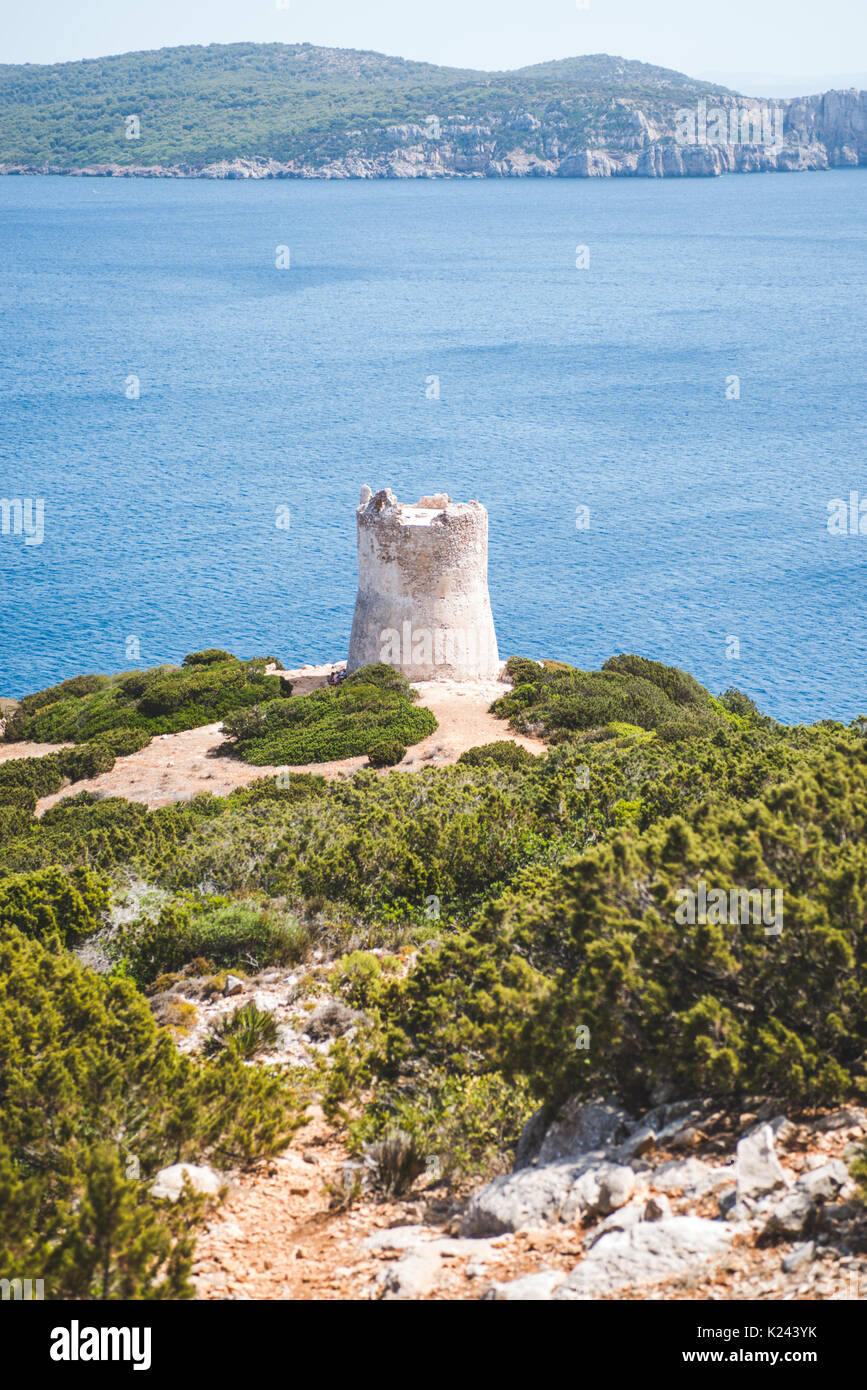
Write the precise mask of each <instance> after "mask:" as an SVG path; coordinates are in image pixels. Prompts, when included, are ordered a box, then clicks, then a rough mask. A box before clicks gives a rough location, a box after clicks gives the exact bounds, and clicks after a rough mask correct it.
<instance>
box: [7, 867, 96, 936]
mask: <svg viewBox="0 0 867 1390" xmlns="http://www.w3.org/2000/svg"><path fill="white" fill-rule="evenodd" d="M110 903H111V897H110V884H109V881H108V879H106V877H105V876H104V875H101V874H94V873H92V872H91V871H90V870H89V869H71V870H69V871H65V870H63V869H42V870H41V871H40V872H38V873H35V874H12V875H10V876H9V877H8V878H0V926H3V927H7V926H12V927H16V928H17V929H18V930H19V931H20V932H23V934H24V935H25V936H32V937H37V938H38V939H39V940H42V941H49V940H50V939H51V938H55V939H56V940H59V941H61V942H63V944H64V945H65V946H73V945H75V944H77V943H78V942H79V941H83V940H84V938H85V937H86V936H90V935H91V934H92V933H93V932H95V931H98V930H99V928H100V927H101V926H102V925H103V918H104V915H105V913H107V911H108V909H109V906H110Z"/></svg>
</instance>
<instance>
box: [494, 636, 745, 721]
mask: <svg viewBox="0 0 867 1390" xmlns="http://www.w3.org/2000/svg"><path fill="white" fill-rule="evenodd" d="M506 669H507V672H508V674H509V675H510V676H511V678H512V680H513V681H514V683H515V684H514V687H513V689H512V690H511V691H510V692H509V694H508V695H505V696H503V697H502V698H501V699H499V700H496V701H495V702H494V704H493V705H492V706H491V710H492V712H493V713H494V714H496V715H499V716H500V718H503V719H509V720H510V722H511V726H512V728H514V729H517V730H518V731H519V732H524V733H537V734H541V735H543V736H544V737H545V738H550V739H552V740H554V741H555V742H556V741H562V740H565V739H569V738H574V737H576V736H577V735H580V734H584V733H589V732H594V733H595V732H602V731H607V732H608V733H609V734H611V733H616V732H617V729H618V727H620V726H624V725H625V726H629V727H630V728H633V729H634V728H637V729H641V730H644V731H652V730H657V731H659V732H660V735H661V736H663V737H666V738H669V739H670V740H671V741H673V742H674V741H677V740H679V739H683V738H687V737H697V736H699V735H701V734H706V733H710V732H713V731H714V730H715V729H718V728H723V727H725V726H726V724H727V723H730V722H731V718H730V716H729V717H727V716H728V715H729V712H728V711H727V710H726V709H725V708H724V707H723V706H722V705H721V703H720V702H719V701H717V700H715V698H714V697H713V696H712V695H711V694H710V692H709V691H707V690H705V689H704V687H703V686H702V685H699V683H698V681H697V680H695V678H694V677H693V676H690V675H688V674H687V673H686V672H685V671H680V670H678V669H677V668H676V667H674V666H664V665H662V663H661V662H658V661H649V660H647V659H646V658H645V657H640V656H616V657H611V658H610V660H608V661H606V662H605V664H604V666H603V667H602V670H601V671H579V670H576V669H575V668H574V667H570V666H566V665H565V664H564V663H562V662H558V663H553V662H546V663H545V665H544V667H540V666H537V665H536V663H535V662H531V661H527V660H526V659H524V658H520V657H511V658H510V659H509V661H508V662H507V663H506ZM663 730H665V731H666V732H665V733H663Z"/></svg>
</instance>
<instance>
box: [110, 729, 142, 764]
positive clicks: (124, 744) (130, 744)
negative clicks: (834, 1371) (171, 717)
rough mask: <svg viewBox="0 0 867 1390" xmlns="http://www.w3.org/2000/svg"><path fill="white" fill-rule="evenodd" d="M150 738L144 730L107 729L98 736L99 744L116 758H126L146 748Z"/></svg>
mask: <svg viewBox="0 0 867 1390" xmlns="http://www.w3.org/2000/svg"><path fill="white" fill-rule="evenodd" d="M151 737H152V736H151V734H149V733H148V731H147V730H146V729H109V730H107V731H106V732H105V733H103V734H100V736H99V742H100V744H101V745H102V747H103V748H107V749H108V750H109V752H110V753H113V754H114V756H115V757H116V758H126V757H129V755H130V753H140V752H141V750H142V749H143V748H147V746H148V744H149V743H150V741H151Z"/></svg>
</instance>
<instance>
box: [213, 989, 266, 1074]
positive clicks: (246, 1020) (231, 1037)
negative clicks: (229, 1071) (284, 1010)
mask: <svg viewBox="0 0 867 1390" xmlns="http://www.w3.org/2000/svg"><path fill="white" fill-rule="evenodd" d="M276 1041H277V1022H276V1020H275V1018H274V1015H273V1014H271V1013H269V1012H268V1011H267V1009H257V1007H256V1005H255V1004H253V1003H249V1004H244V1005H242V1007H241V1008H240V1009H236V1010H235V1012H234V1013H233V1014H230V1015H229V1016H228V1017H226V1018H222V1019H220V1020H219V1022H217V1023H215V1024H214V1026H213V1028H211V1030H210V1032H209V1033H208V1036H207V1038H206V1039H205V1043H204V1051H205V1054H206V1055H207V1056H209V1057H213V1056H216V1054H217V1053H219V1052H222V1051H224V1050H225V1051H228V1052H230V1053H232V1054H234V1055H235V1056H237V1057H242V1058H243V1059H244V1060H245V1061H249V1059H250V1058H251V1057H255V1056H256V1055H257V1053H259V1052H265V1051H266V1050H267V1049H269V1048H272V1047H273V1046H274V1044H275V1043H276Z"/></svg>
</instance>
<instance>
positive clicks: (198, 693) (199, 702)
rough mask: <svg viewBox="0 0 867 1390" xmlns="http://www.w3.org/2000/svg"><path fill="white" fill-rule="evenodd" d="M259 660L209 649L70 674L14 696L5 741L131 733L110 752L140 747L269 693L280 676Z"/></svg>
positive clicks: (50, 740)
mask: <svg viewBox="0 0 867 1390" xmlns="http://www.w3.org/2000/svg"><path fill="white" fill-rule="evenodd" d="M267 664H268V661H267V659H259V660H253V661H239V660H238V659H237V658H236V657H234V656H231V655H230V654H229V653H228V652H221V651H218V650H217V649H213V650H211V651H207V652H194V653H193V654H192V655H191V656H189V657H185V658H184V665H183V666H182V667H177V666H156V667H152V668H151V669H149V670H146V671H128V672H126V673H124V674H122V675H118V676H78V677H75V678H74V679H73V680H70V681H63V682H62V684H60V685H58V686H52V687H51V688H50V689H48V690H43V691H38V692H37V693H36V694H35V695H28V696H25V698H24V699H23V700H22V701H21V703H20V705H19V706H18V708H17V709H16V710H15V711H14V713H13V714H12V716H11V718H10V719H9V721H8V723H7V726H6V733H5V738H6V741H7V742H14V741H16V740H20V739H32V740H35V741H38V742H43V743H87V742H92V741H94V740H97V739H100V738H102V737H103V736H105V735H116V734H117V732H118V731H124V732H126V733H127V734H129V733H131V732H133V731H134V732H135V733H136V734H137V735H138V736H141V735H143V734H146V735H148V738H147V739H145V740H144V742H142V743H138V744H137V745H134V742H133V740H132V739H131V738H128V739H127V740H126V743H124V742H123V740H122V741H121V746H119V747H118V748H117V750H116V752H117V756H121V755H122V753H126V752H133V751H135V747H136V746H137V747H144V745H145V743H146V742H149V740H150V738H151V737H153V735H154V734H166V733H178V732H179V731H181V730H183V729H194V728H197V727H198V726H199V725H201V724H211V723H215V722H216V721H217V720H219V719H222V718H223V717H224V715H226V714H229V713H230V712H231V711H232V710H237V709H242V708H244V707H245V706H248V705H254V704H258V703H261V702H262V701H263V700H270V699H275V698H277V697H278V696H279V694H280V677H279V676H278V675H267V674H266V665H267Z"/></svg>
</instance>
